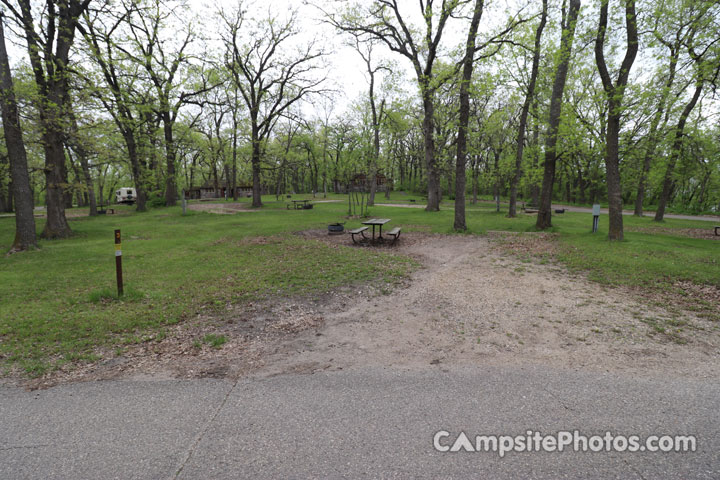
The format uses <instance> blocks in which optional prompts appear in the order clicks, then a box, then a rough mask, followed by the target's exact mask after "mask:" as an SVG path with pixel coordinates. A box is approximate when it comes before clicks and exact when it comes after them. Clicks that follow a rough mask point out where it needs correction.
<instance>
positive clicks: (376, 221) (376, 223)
mask: <svg viewBox="0 0 720 480" xmlns="http://www.w3.org/2000/svg"><path fill="white" fill-rule="evenodd" d="M389 221H390V219H389V218H371V219H370V220H365V221H364V222H362V224H363V225H372V229H373V233H372V240H373V242H374V241H375V226H378V227H380V233H379V234H378V240H379V241H382V240H383V236H382V227H383V225H385V224H386V223H388V222H389Z"/></svg>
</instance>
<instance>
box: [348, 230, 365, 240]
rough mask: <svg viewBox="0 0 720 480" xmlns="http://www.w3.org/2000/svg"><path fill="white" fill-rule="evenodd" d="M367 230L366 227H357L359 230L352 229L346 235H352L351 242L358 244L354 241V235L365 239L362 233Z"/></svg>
mask: <svg viewBox="0 0 720 480" xmlns="http://www.w3.org/2000/svg"><path fill="white" fill-rule="evenodd" d="M367 229H368V227H359V228H356V229H354V230H348V233H349V234H350V235H352V241H353V243H358V242H356V241H355V235H362V237H363V238H367V237H366V236H365V233H364V232H365V230H367Z"/></svg>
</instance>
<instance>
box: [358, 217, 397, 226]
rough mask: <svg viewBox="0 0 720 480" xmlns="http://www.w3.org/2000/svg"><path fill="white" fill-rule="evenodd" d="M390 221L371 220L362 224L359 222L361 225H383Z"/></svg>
mask: <svg viewBox="0 0 720 480" xmlns="http://www.w3.org/2000/svg"><path fill="white" fill-rule="evenodd" d="M389 221H390V219H389V218H371V219H370V220H365V221H364V222H360V223H362V224H363V225H385V224H386V223H388V222H389Z"/></svg>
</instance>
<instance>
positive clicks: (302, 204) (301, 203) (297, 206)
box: [292, 200, 310, 210]
mask: <svg viewBox="0 0 720 480" xmlns="http://www.w3.org/2000/svg"><path fill="white" fill-rule="evenodd" d="M309 201H310V200H293V201H292V202H293V205H294V207H295V210H302V209H303V208H305V206H306V205H307V204H308V202H309Z"/></svg>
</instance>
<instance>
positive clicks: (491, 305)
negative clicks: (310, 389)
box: [266, 236, 720, 376]
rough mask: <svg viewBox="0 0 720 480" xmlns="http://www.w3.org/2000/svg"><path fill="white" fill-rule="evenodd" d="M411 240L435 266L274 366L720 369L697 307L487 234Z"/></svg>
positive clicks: (331, 319)
mask: <svg viewBox="0 0 720 480" xmlns="http://www.w3.org/2000/svg"><path fill="white" fill-rule="evenodd" d="M403 249H404V252H405V253H408V254H411V255H413V256H415V257H416V258H418V259H419V260H420V261H421V262H422V263H423V265H424V268H423V269H421V270H420V271H418V272H417V273H415V274H414V275H413V278H412V283H411V285H410V286H409V287H408V288H405V289H401V290H397V291H395V292H393V293H391V294H389V295H382V294H380V295H376V296H373V297H370V298H355V299H353V298H348V299H346V300H345V301H343V302H340V304H339V305H337V304H336V305H332V306H331V308H330V309H324V311H322V313H321V314H320V315H322V317H323V318H324V328H322V329H320V330H318V331H317V332H312V333H310V334H308V335H304V336H300V337H299V338H298V339H297V340H296V341H295V342H293V343H291V344H289V345H286V347H285V348H284V349H282V350H281V351H280V352H279V353H278V354H276V355H274V356H271V357H270V358H268V359H267V360H266V365H267V368H269V369H270V371H276V372H282V371H287V370H296V369H303V368H304V369H314V368H348V367H352V366H353V365H368V364H370V365H383V366H390V365H396V366H397V365H403V366H408V367H419V366H425V365H427V364H440V365H442V364H448V363H452V364H464V363H472V364H475V363H485V364H488V363H489V364H498V363H500V364H507V363H515V364H519V363H532V364H538V363H539V364H547V365H552V366H564V367H570V368H574V367H576V368H584V367H585V368H591V369H599V370H603V371H615V370H624V371H637V372H640V371H646V372H647V371H651V372H654V373H657V372H667V373H671V374H673V373H674V374H677V373H681V374H683V375H685V374H691V375H712V376H717V375H718V373H720V368H719V367H720V363H718V360H719V358H720V356H719V354H718V346H719V345H720V342H718V339H719V337H718V332H717V326H716V325H714V324H712V323H709V322H704V321H703V320H700V319H697V318H693V317H692V316H691V315H689V314H687V312H684V313H683V314H682V315H681V316H678V314H676V313H671V312H668V311H665V310H663V309H661V308H649V307H648V306H647V305H645V304H642V303H639V302H638V301H636V300H634V299H633V298H632V295H631V294H630V293H629V292H628V293H623V292H621V291H619V290H617V289H613V290H612V291H609V290H608V291H606V290H604V289H603V288H601V287H599V286H598V285H596V284H592V283H589V282H588V281H586V280H584V279H582V278H580V277H576V276H571V275H569V274H567V273H566V272H565V271H564V270H563V269H562V268H559V267H556V266H553V265H538V264H528V263H522V262H519V261H518V260H517V259H516V258H515V257H509V256H504V255H502V254H501V253H499V252H498V251H497V250H496V249H495V248H493V245H491V244H490V242H489V241H488V240H487V239H486V238H480V237H474V236H467V237H462V236H448V237H440V236H425V237H424V238H423V239H422V240H420V241H418V242H417V243H414V244H412V245H410V246H405V247H403ZM333 310H336V311H335V312H333ZM660 325H664V327H660ZM668 325H677V326H678V327H679V328H678V329H677V330H678V331H677V332H676V331H674V330H673V329H672V328H670V327H669V326H668ZM655 326H658V328H665V332H666V333H660V332H659V331H658V330H656V328H655Z"/></svg>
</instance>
